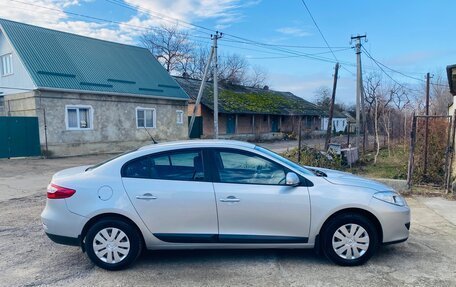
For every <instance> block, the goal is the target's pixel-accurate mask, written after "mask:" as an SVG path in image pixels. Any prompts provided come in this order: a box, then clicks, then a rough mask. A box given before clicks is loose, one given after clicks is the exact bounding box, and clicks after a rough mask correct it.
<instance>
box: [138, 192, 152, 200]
mask: <svg viewBox="0 0 456 287" xmlns="http://www.w3.org/2000/svg"><path fill="white" fill-rule="evenodd" d="M136 199H144V200H149V199H157V197H156V196H154V195H153V194H151V193H145V194H143V195H137V196H136Z"/></svg>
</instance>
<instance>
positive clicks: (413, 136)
mask: <svg viewBox="0 0 456 287" xmlns="http://www.w3.org/2000/svg"><path fill="white" fill-rule="evenodd" d="M415 140H416V117H415V113H413V116H412V130H411V131H410V153H409V160H408V168H407V187H408V188H409V189H410V188H411V187H412V177H413V164H414V157H413V156H414V152H415Z"/></svg>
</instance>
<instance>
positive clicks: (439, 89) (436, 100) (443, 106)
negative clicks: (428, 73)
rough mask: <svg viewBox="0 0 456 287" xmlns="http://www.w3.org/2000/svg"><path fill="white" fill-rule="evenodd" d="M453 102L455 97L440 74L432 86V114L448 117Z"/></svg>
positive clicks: (435, 77)
mask: <svg viewBox="0 0 456 287" xmlns="http://www.w3.org/2000/svg"><path fill="white" fill-rule="evenodd" d="M452 102H453V96H452V95H451V94H450V92H449V87H448V85H447V82H446V80H445V79H444V78H443V77H442V74H440V73H439V74H437V75H435V76H434V78H433V79H432V84H431V103H430V105H431V107H430V108H431V109H430V110H431V114H434V115H439V116H446V115H448V106H449V105H450V104H451V103H452ZM451 116H452V115H451Z"/></svg>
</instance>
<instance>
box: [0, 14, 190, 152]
mask: <svg viewBox="0 0 456 287" xmlns="http://www.w3.org/2000/svg"><path fill="white" fill-rule="evenodd" d="M0 65H1V69H0V113H3V115H5V116H32V117H38V122H39V141H40V143H41V148H42V149H45V148H46V147H47V148H48V150H49V152H50V153H51V154H52V155H57V156H66V155H78V154H86V153H98V152H118V151H124V150H126V149H131V148H133V147H138V146H141V145H143V144H145V143H150V142H151V137H153V138H155V139H156V140H158V141H167V140H177V139H185V138H187V135H188V127H187V101H188V99H189V98H188V96H187V94H186V93H185V91H184V90H182V89H181V87H180V86H179V85H178V84H177V83H176V81H175V80H174V79H173V78H172V77H171V76H170V75H169V74H168V73H167V71H166V70H165V69H164V68H163V67H162V66H161V65H160V63H158V61H157V60H156V59H155V58H154V56H153V55H152V54H151V53H150V52H149V51H148V50H147V49H144V48H140V47H135V46H129V45H123V44H118V43H113V42H108V41H102V40H98V39H92V38H87V37H83V36H79V35H74V34H69V33H64V32H59V31H54V30H49V29H44V28H40V27H36V26H31V25H26V24H22V23H17V22H13V21H8V20H4V19H0Z"/></svg>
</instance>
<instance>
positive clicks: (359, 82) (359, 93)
mask: <svg viewBox="0 0 456 287" xmlns="http://www.w3.org/2000/svg"><path fill="white" fill-rule="evenodd" d="M362 38H364V39H366V35H362V36H360V35H358V36H352V37H351V40H352V41H353V40H356V45H355V48H356V65H357V69H356V140H355V144H356V147H357V148H358V152H359V138H360V131H361V113H362V118H363V131H364V137H363V154H364V151H365V148H366V146H365V139H366V115H365V112H364V96H363V78H362V77H363V76H362V70H361V39H362Z"/></svg>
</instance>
